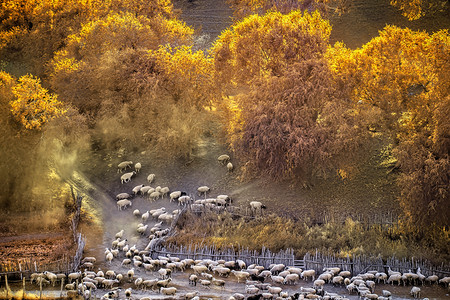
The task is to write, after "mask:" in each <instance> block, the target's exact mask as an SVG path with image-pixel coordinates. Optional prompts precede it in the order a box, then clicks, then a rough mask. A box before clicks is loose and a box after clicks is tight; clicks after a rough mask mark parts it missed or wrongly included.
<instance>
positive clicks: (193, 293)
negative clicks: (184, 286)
mask: <svg viewBox="0 0 450 300" xmlns="http://www.w3.org/2000/svg"><path fill="white" fill-rule="evenodd" d="M197 295H198V291H195V292H190V293H186V294H185V295H184V299H192V298H194V297H195V296H197Z"/></svg>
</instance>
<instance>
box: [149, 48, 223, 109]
mask: <svg viewBox="0 0 450 300" xmlns="http://www.w3.org/2000/svg"><path fill="white" fill-rule="evenodd" d="M149 57H151V58H154V59H155V61H156V63H157V65H158V66H159V69H160V70H162V71H163V73H164V76H163V78H161V79H163V80H164V81H163V82H162V83H161V84H164V85H168V86H165V88H166V89H167V90H168V91H170V93H171V94H172V96H173V97H174V100H176V101H179V100H182V101H185V102H188V103H190V104H191V105H193V106H194V107H197V108H201V107H204V106H210V105H211V104H212V100H213V99H214V97H215V93H214V91H215V88H214V86H215V82H214V76H213V73H214V72H213V62H212V59H211V58H210V57H207V56H205V54H204V52H203V51H196V52H192V48H191V47H187V46H181V47H177V48H172V47H170V46H168V45H167V46H161V47H160V48H159V49H158V50H154V51H152V50H150V51H149Z"/></svg>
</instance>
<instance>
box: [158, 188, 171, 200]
mask: <svg viewBox="0 0 450 300" xmlns="http://www.w3.org/2000/svg"><path fill="white" fill-rule="evenodd" d="M159 192H160V193H161V198H164V197H165V196H166V195H167V194H168V193H169V192H170V189H169V188H168V187H167V186H165V187H162V188H161V190H160V191H159Z"/></svg>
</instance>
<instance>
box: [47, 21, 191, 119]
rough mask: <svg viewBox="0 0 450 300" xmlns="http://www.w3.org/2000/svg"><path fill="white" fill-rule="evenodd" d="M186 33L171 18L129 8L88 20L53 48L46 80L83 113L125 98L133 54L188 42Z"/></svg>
mask: <svg viewBox="0 0 450 300" xmlns="http://www.w3.org/2000/svg"><path fill="white" fill-rule="evenodd" d="M192 33H193V30H192V29H191V28H189V27H187V26H186V25H185V24H184V23H182V22H180V21H178V20H176V19H165V18H163V17H153V18H151V19H149V18H147V17H145V16H135V15H134V14H132V13H120V14H116V13H114V14H110V15H108V16H106V17H105V18H101V19H98V20H96V21H92V22H88V23H86V24H83V26H82V28H81V30H80V31H79V33H77V34H73V35H70V36H69V37H68V39H67V42H66V43H67V45H66V47H65V48H64V49H62V50H60V51H58V52H57V53H56V54H55V57H54V59H53V61H52V64H51V66H52V74H51V82H52V86H53V88H54V89H55V90H56V91H57V93H58V94H59V95H60V97H61V99H64V100H65V101H69V102H71V103H73V104H74V105H75V106H77V107H78V108H80V109H81V110H82V111H83V112H87V113H89V112H91V113H96V112H97V111H98V109H99V108H100V106H101V103H102V100H104V99H116V100H114V101H117V102H127V101H129V100H130V99H131V97H132V95H131V94H130V92H132V91H131V90H130V89H129V88H128V87H129V80H128V76H130V75H133V73H135V72H134V71H133V69H130V68H139V66H138V65H137V64H136V62H138V61H139V56H140V55H145V52H146V51H148V50H152V49H153V50H156V49H158V47H159V45H160V44H165V43H170V44H174V45H178V44H186V43H189V42H190V39H191V35H192ZM80 86H83V87H84V88H83V89H80V88H79V87H80Z"/></svg>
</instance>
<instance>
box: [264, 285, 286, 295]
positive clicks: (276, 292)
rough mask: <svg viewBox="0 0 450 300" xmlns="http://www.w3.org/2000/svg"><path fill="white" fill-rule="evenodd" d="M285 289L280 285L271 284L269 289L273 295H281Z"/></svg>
mask: <svg viewBox="0 0 450 300" xmlns="http://www.w3.org/2000/svg"><path fill="white" fill-rule="evenodd" d="M282 290H283V289H282V288H280V287H278V286H270V287H269V289H268V291H269V293H271V294H272V295H279V294H280V293H281V291H282Z"/></svg>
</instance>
